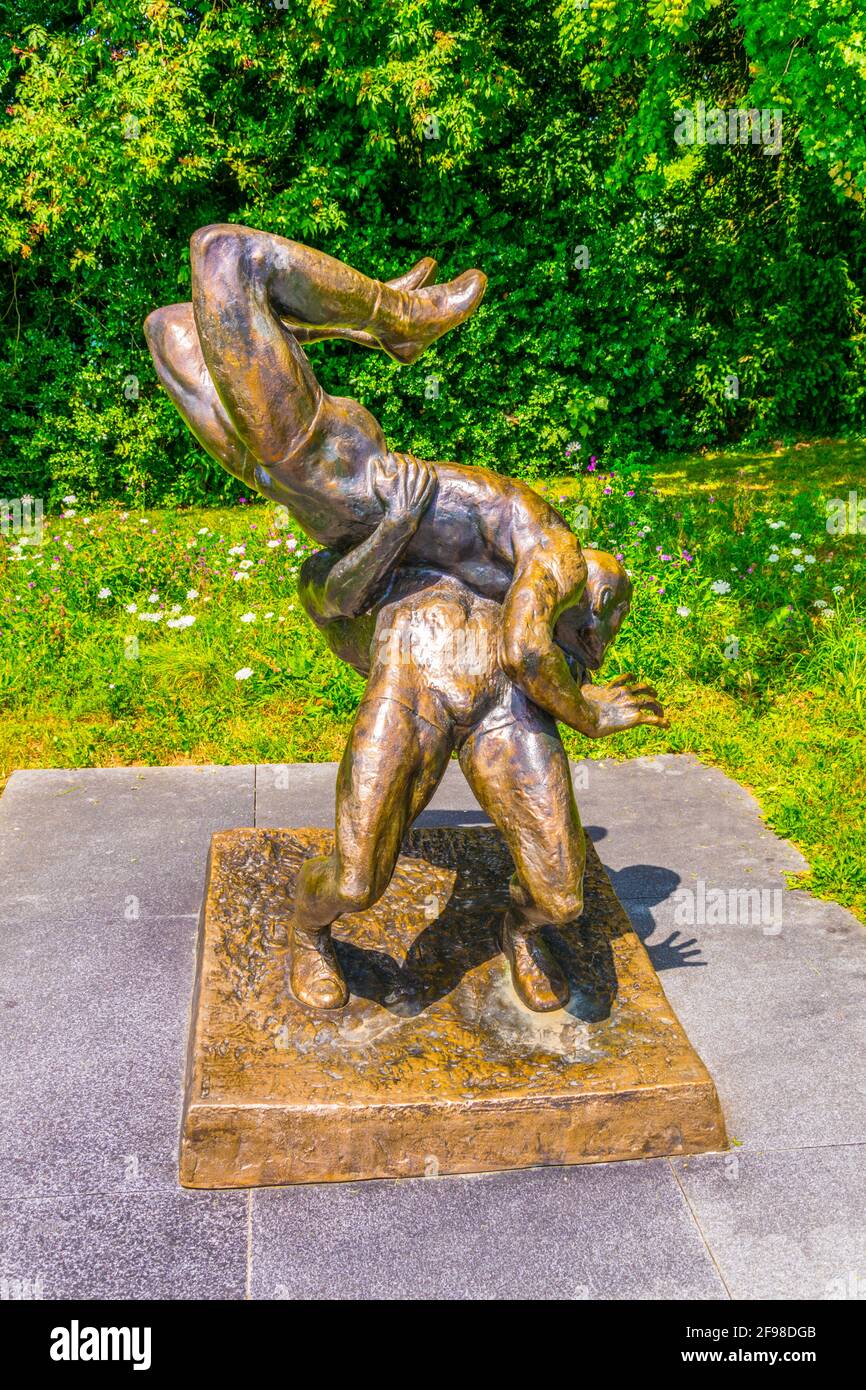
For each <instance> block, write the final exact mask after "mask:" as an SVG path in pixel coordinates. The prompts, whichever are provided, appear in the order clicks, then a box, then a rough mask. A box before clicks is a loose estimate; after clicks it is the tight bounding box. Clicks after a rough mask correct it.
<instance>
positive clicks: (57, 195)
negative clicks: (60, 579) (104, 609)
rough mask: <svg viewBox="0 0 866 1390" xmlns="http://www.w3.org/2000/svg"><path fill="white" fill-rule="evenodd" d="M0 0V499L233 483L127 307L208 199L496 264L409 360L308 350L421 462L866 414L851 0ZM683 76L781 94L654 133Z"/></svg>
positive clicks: (684, 96) (253, 219)
mask: <svg viewBox="0 0 866 1390" xmlns="http://www.w3.org/2000/svg"><path fill="white" fill-rule="evenodd" d="M4 10H5V22H4V24H3V25H2V26H0V29H2V31H3V32H5V33H7V34H9V35H10V36H11V42H10V44H9V47H8V49H7V50H6V51H5V53H3V55H2V57H0V82H2V86H3V102H2V103H0V256H2V259H3V276H4V303H3V314H2V318H0V336H2V339H3V343H2V353H0V422H2V423H0V448H2V476H0V489H2V494H0V495H5V496H16V495H20V494H21V493H22V492H25V491H27V492H30V493H33V494H37V495H41V496H43V497H45V498H47V499H50V500H53V501H56V499H57V498H58V497H60V496H62V495H63V494H64V493H65V492H68V491H74V492H76V493H78V494H81V495H86V496H89V497H90V498H91V499H95V498H97V497H117V498H127V499H130V498H135V499H136V500H139V501H142V502H144V501H146V502H147V503H149V504H152V503H154V502H156V501H162V502H176V501H185V502H192V501H196V500H204V499H214V498H216V499H218V498H220V497H222V498H229V497H233V496H236V495H237V493H238V488H237V486H236V484H235V483H234V482H233V481H232V480H230V479H229V478H228V477H226V476H224V475H222V474H221V473H220V471H219V470H218V469H217V468H215V467H214V466H213V465H212V464H211V463H210V461H209V460H208V459H206V458H205V456H204V455H203V453H202V451H201V450H200V449H199V448H198V447H197V446H196V445H195V444H194V443H193V442H192V441H191V439H190V438H189V436H188V435H187V433H186V431H185V429H184V427H183V426H182V424H181V422H180V421H179V419H178V418H177V417H176V416H175V414H174V412H173V410H172V408H171V407H170V405H169V404H168V402H167V400H166V399H165V398H164V397H163V396H162V394H161V392H160V390H159V388H158V385H157V382H156V378H155V375H154V372H153V369H152V366H151V363H150V360H149V357H148V355H147V353H146V350H145V347H144V343H143V339H142V334H141V324H142V321H143V319H144V317H145V315H146V313H147V312H148V311H149V310H150V309H151V308H153V307H154V306H155V305H157V304H161V303H166V302H172V301H174V300H178V299H185V298H186V297H187V296H188V293H189V261H188V252H187V241H188V237H189V234H190V233H191V231H192V230H194V228H195V227H197V226H199V225H202V224H204V223H207V222H211V221H215V220H238V221H244V222H247V223H251V224H254V225H257V226H261V227H264V228H267V229H270V230H272V231H275V232H279V233H282V234H284V235H287V236H291V237H295V238H298V239H300V240H306V241H309V242H312V243H315V244H316V245H317V246H320V247H322V248H323V249H325V250H327V251H330V252H332V253H333V254H335V255H338V256H341V257H343V258H345V259H347V260H349V261H351V262H352V263H354V264H356V265H358V266H359V267H360V268H362V269H365V270H367V271H368V272H370V273H372V274H381V275H386V274H393V273H395V272H396V271H397V270H400V269H403V268H404V267H406V266H407V265H409V264H411V263H412V262H413V261H414V260H415V258H416V257H417V256H419V255H421V254H423V253H430V254H434V255H436V256H437V257H438V258H439V259H440V262H441V266H442V274H443V275H446V276H447V275H452V274H454V273H456V272H458V271H460V270H462V269H464V268H465V267H467V266H469V265H479V266H481V267H482V268H483V269H484V270H486V271H487V273H488V274H489V277H490V289H489V292H488V296H487V299H486V301H485V303H484V304H483V305H482V307H481V309H480V310H479V312H478V314H477V315H476V317H475V318H474V319H473V320H472V321H471V322H470V323H469V324H468V325H467V326H466V327H464V328H463V329H461V330H460V331H459V332H458V333H455V334H453V335H451V337H449V338H448V339H446V340H443V341H441V342H440V343H439V344H437V345H436V346H435V347H434V348H433V349H432V350H431V351H430V352H429V353H428V354H427V355H426V356H425V357H424V359H423V360H422V361H421V362H420V363H418V364H416V365H415V366H414V367H412V368H408V369H407V368H403V369H401V368H398V367H397V366H395V365H394V364H392V363H390V362H389V361H386V360H384V359H382V358H381V357H379V356H377V355H374V354H367V353H363V352H359V351H358V350H357V349H350V348H348V347H346V346H344V345H333V344H328V345H324V346H323V347H320V348H316V349H313V350H312V355H313V357H314V360H315V363H316V367H317V370H318V371H319V373H320V375H321V377H322V379H323V381H324V383H325V384H326V386H328V387H329V388H330V389H333V390H336V391H339V392H342V393H347V392H348V393H352V394H354V395H357V396H358V397H360V398H361V399H363V400H364V401H365V403H366V404H367V405H369V406H370V408H371V409H372V410H373V411H374V412H375V413H376V414H377V415H378V416H379V417H380V418H381V420H382V423H383V425H384V427H385V430H386V433H387V434H388V435H389V437H390V438H391V439H392V440H393V441H394V443H395V444H396V445H399V446H402V447H412V448H413V449H414V450H415V451H416V452H418V453H420V454H424V455H427V456H428V457H434V458H436V457H439V458H442V457H458V458H460V459H461V460H463V461H466V462H477V463H483V464H488V465H490V466H493V467H496V468H498V469H500V470H502V471H505V472H517V471H521V472H523V473H524V474H530V475H533V474H534V475H536V476H537V475H544V474H545V473H547V472H551V471H555V470H558V469H559V468H561V466H562V458H563V451H564V447H565V445H566V444H567V442H568V441H570V440H572V439H575V438H579V439H582V440H584V441H585V443H586V447H587V449H588V450H590V449H591V450H594V451H595V452H597V453H601V452H602V451H605V452H606V453H607V455H608V457H610V458H616V459H618V460H621V459H624V458H626V457H627V456H628V455H629V454H634V453H640V454H641V455H642V456H646V455H647V454H648V453H650V452H652V451H653V450H660V449H663V450H666V449H669V448H673V449H679V448H686V447H688V448H694V447H700V446H701V445H704V444H710V443H713V442H714V441H734V440H746V441H750V442H752V443H756V442H760V441H766V440H770V439H773V438H774V437H776V436H782V437H793V436H795V435H798V434H801V433H805V434H810V433H812V434H814V433H829V432H834V431H837V430H842V429H854V430H859V429H862V428H863V427H864V426H866V399H864V385H863V383H864V379H866V373H864V366H866V363H864V339H863V331H862V303H863V287H864V273H866V272H864V266H866V260H864V239H863V212H862V196H863V191H864V187H866V119H864V118H866V95H864V94H866V83H864V81H863V76H862V73H863V71H864V64H863V38H862V34H861V32H860V30H859V29H858V23H859V21H858V16H857V9H856V7H855V6H854V5H853V4H852V3H846V2H845V0H804V3H803V4H800V5H798V6H794V7H792V6H790V5H789V4H788V3H787V0H760V4H758V3H757V0H739V2H737V0H676V3H674V2H673V0H670V2H669V3H668V2H666V3H664V4H661V3H658V0H616V3H614V0H590V3H589V4H588V6H586V7H584V6H583V5H582V4H581V3H580V0H566V2H565V3H563V4H560V5H557V4H556V3H555V0H487V3H484V4H481V3H475V0H286V3H285V4H284V3H283V2H282V0H270V2H269V0H232V3H212V4H205V3H200V4H190V5H187V6H184V7H179V6H176V5H173V4H170V3H168V0H152V2H151V3H144V4H143V3H141V0H104V3H99V2H97V3H93V2H92V0H91V3H84V0H82V3H81V4H80V5H77V4H75V3H71V0H54V3H53V4H52V6H51V7H49V10H48V14H49V16H50V17H49V18H46V7H45V6H44V5H43V4H39V5H37V4H35V3H33V0H7V3H6V4H5V6H4ZM789 11H791V12H793V11H796V14H794V13H789ZM697 101H704V102H705V104H706V105H707V106H708V107H711V106H712V105H713V104H714V103H715V104H718V105H719V106H720V107H723V108H730V107H732V106H735V107H737V106H742V107H744V108H752V107H755V108H765V107H766V108H768V109H772V110H776V109H778V110H779V111H781V112H782V114H783V132H784V137H783V140H782V143H781V146H780V151H779V153H778V155H773V156H771V157H767V156H766V154H765V153H764V148H763V147H760V146H758V147H754V146H752V145H749V146H748V147H741V146H730V145H710V144H702V145H699V144H696V145H681V144H678V143H677V141H676V138H675V130H676V116H677V112H678V111H680V110H682V109H686V108H691V107H694V106H695V103H696V102H697ZM580 248H585V251H583V250H581V249H580ZM434 377H435V378H437V379H438V395H437V394H436V389H437V388H436V386H435V385H434V384H433V381H432V378H434ZM734 377H736V379H737V388H736V390H735V391H734V390H733V389H732V387H731V384H730V383H731V379H732V378H734ZM130 378H134V384H133V385H132V386H130Z"/></svg>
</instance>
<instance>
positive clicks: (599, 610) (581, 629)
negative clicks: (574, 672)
mask: <svg viewBox="0 0 866 1390" xmlns="http://www.w3.org/2000/svg"><path fill="white" fill-rule="evenodd" d="M583 554H584V558H585V560H586V566H587V579H586V588H585V589H584V591H583V593H582V594H581V596H580V600H579V602H578V603H576V604H575V605H574V607H573V608H567V609H566V610H565V612H564V613H563V614H561V616H560V618H559V621H558V622H557V624H556V632H555V637H556V640H557V642H558V643H559V645H560V646H561V647H562V648H563V650H564V651H565V652H566V653H567V654H568V655H569V656H572V657H574V658H575V660H576V661H578V662H579V663H580V665H581V666H583V667H585V668H586V669H587V670H590V671H597V670H598V668H599V667H600V666H601V663H602V661H603V660H604V654H605V652H606V651H607V649H608V647H609V646H610V644H611V642H612V641H613V639H614V638H615V637H616V634H617V633H618V632H619V630H620V628H621V627H622V625H623V622H624V620H625V617H626V614H627V613H628V610H629V607H630V605H631V596H632V587H631V580H630V579H629V577H628V575H627V574H626V572H625V570H624V569H623V567H622V565H621V564H620V562H619V560H617V559H616V557H615V556H614V555H611V554H610V553H609V552H608V551H607V550H584V552H583Z"/></svg>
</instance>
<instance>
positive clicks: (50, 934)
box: [0, 755, 866, 1298]
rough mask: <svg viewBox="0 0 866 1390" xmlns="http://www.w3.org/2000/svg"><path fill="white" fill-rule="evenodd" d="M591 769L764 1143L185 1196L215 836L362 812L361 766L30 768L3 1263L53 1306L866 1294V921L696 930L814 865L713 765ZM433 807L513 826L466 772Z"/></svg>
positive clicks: (662, 938)
mask: <svg viewBox="0 0 866 1390" xmlns="http://www.w3.org/2000/svg"><path fill="white" fill-rule="evenodd" d="M575 772H576V789H577V796H578V802H579V804H580V806H581V813H582V817H583V820H584V823H585V824H586V825H587V827H588V828H589V830H590V833H591V835H592V837H593V839H594V841H595V843H596V845H597V847H598V850H599V853H600V855H601V858H602V860H603V862H604V863H605V865H606V867H607V868H608V870H609V872H610V873H611V877H612V879H613V881H614V884H615V886H616V888H617V891H618V893H619V895H620V897H621V899H622V900H623V902H624V905H625V906H626V909H627V910H628V911H629V913H630V914H631V916H632V920H633V921H634V923H635V926H636V929H637V930H638V932H639V933H640V934H641V935H642V936H643V938H644V940H645V942H646V945H647V947H648V950H649V952H650V956H651V959H652V960H653V963H654V964H655V966H656V969H658V970H659V971H660V972H661V978H662V983H663V984H664V987H665V989H666V991H667V992H668V994H669V997H670V999H671V1002H672V1004H673V1005H674V1007H675V1008H676V1010H677V1012H678V1013H679V1015H680V1018H681V1019H682V1021H683V1023H684V1025H685V1027H686V1029H687V1031H688V1032H689V1035H690V1037H691V1039H692V1041H693V1043H694V1044H695V1046H696V1047H697V1049H698V1051H699V1052H700V1053H701V1055H702V1057H703V1058H704V1060H705V1061H706V1063H707V1065H708V1066H709V1068H710V1070H711V1072H712V1074H713V1076H714V1079H715V1081H716V1083H717V1086H718V1088H719V1091H720V1093H721V1096H722V1102H723V1105H724V1106H725V1109H726V1113H727V1118H728V1124H729V1129H730V1131H731V1133H732V1134H733V1135H734V1136H735V1137H736V1138H737V1139H739V1140H740V1141H741V1142H742V1145H743V1147H742V1149H739V1150H735V1151H734V1153H732V1154H728V1155H724V1156H718V1157H715V1156H708V1157H706V1158H703V1159H700V1160H698V1159H691V1160H688V1161H687V1162H688V1166H685V1161H683V1162H681V1163H678V1164H676V1165H673V1166H672V1165H671V1164H670V1163H668V1162H667V1161H666V1160H658V1161H653V1162H651V1163H642V1164H611V1165H600V1166H598V1167H593V1168H573V1169H548V1170H541V1169H539V1170H530V1171H528V1172H516V1173H502V1174H496V1175H485V1176H481V1177H473V1178H448V1179H437V1180H419V1181H417V1182H412V1183H399V1184H395V1183H390V1182H388V1183H360V1184H351V1185H348V1186H344V1185H335V1184H328V1185H326V1186H323V1187H304V1188H292V1189H283V1190H276V1191H270V1192H256V1193H254V1194H252V1196H250V1195H249V1194H241V1193H220V1194H210V1193H182V1192H181V1191H180V1190H179V1189H178V1188H177V1186H176V1169H175V1161H176V1143H177V1134H178V1127H179V1120H180V1108H181V1080H182V1074H183V1062H184V1053H185V1045H186V1032H187V1025H188V1015H189V1006H190V995H191V990H192V981H193V969H194V938H195V929H196V914H197V912H198V908H199V905H200V901H201V895H202V890H203V887H204V864H205V855H206V850H207V846H208V843H209V840H210V835H211V833H212V831H214V830H216V829H227V828H230V827H232V826H240V825H250V824H257V825H263V826H267V825H282V826H290V825H299V826H300V825H330V824H332V823H333V795H334V782H335V775H336V768H335V766H334V765H333V764H317V765H302V766H295V767H290V768H282V769H281V768H275V767H259V768H255V769H254V768H188V767H172V768H117V769H106V770H87V771H64V770H58V771H46V772H27V773H16V774H15V775H14V776H13V778H12V779H11V780H10V783H9V785H8V787H7V790H6V792H5V793H4V795H3V797H2V799H0V885H2V890H3V891H2V897H0V904H2V906H0V911H2V919H3V926H2V931H0V1004H2V1007H0V1045H2V1047H3V1055H4V1068H3V1071H2V1073H0V1199H5V1200H4V1201H2V1203H0V1232H2V1238H0V1278H2V1277H6V1278H7V1279H11V1280H12V1281H13V1282H14V1280H15V1279H18V1280H19V1281H20V1280H22V1279H24V1280H26V1279H28V1278H30V1279H33V1278H35V1277H36V1276H37V1275H40V1276H41V1277H42V1280H43V1285H44V1290H45V1296H46V1297H51V1296H63V1295H69V1294H71V1295H72V1296H80V1297H86V1296H106V1297H117V1296H121V1295H123V1294H126V1295H127V1296H135V1295H136V1294H138V1295H141V1296H144V1297H197V1296H203V1297H225V1298H239V1297H243V1296H244V1290H245V1289H247V1290H248V1291H251V1292H252V1295H253V1296H254V1297H260V1298H274V1297H276V1298H284V1297H294V1296H310V1297H318V1296H323V1297H324V1296H334V1297H351V1296H354V1295H356V1294H357V1295H359V1296H382V1297H399V1296H405V1297H432V1296H438V1295H439V1294H441V1295H442V1296H446V1297H463V1296H466V1297H470V1296H474V1297H478V1296H483V1297H505V1296H514V1297H520V1296H521V1293H523V1296H527V1297H533V1298H543V1297H550V1298H565V1297H569V1298H573V1297H578V1298H584V1297H586V1298H617V1297H653V1296H658V1297H700V1298H716V1297H722V1298H726V1297H729V1296H733V1297H735V1298H741V1297H749V1296H758V1297H770V1296H777V1295H778V1296H782V1297H791V1298H801V1297H807V1296H811V1295H812V1294H814V1291H815V1290H816V1289H818V1290H821V1289H824V1287H825V1286H826V1285H827V1284H828V1281H832V1280H835V1279H839V1278H842V1279H849V1284H850V1281H851V1280H852V1279H853V1280H854V1283H853V1284H850V1286H851V1287H854V1288H859V1287H861V1286H860V1285H858V1284H857V1283H856V1281H857V1280H858V1279H864V1284H863V1285H862V1287H863V1289H864V1291H866V1249H864V1242H863V1230H862V1227H863V1217H862V1211H863V1206H864V1203H863V1196H864V1195H866V1194H864V1192H863V1173H864V1170H866V1164H864V1161H863V1160H864V1156H866V1155H864V1145H866V1127H864V1104H866V1082H864V1074H863V1028H862V1017H863V1003H864V997H863V996H864V993H866V990H864V980H866V932H864V928H863V927H862V926H861V924H859V923H858V922H856V921H855V920H854V919H853V918H852V917H851V916H850V914H848V913H846V912H844V911H843V910H842V909H841V908H839V907H837V906H835V905H834V904H825V903H818V902H816V901H815V900H813V899H811V898H809V897H808V896H806V895H805V894H802V893H797V892H790V891H788V890H783V892H782V917H781V930H780V931H778V932H771V933H767V932H765V931H764V930H763V929H762V928H761V926H760V925H754V924H752V925H745V926H743V925H739V926H738V925H713V924H707V923H706V922H701V923H697V924H696V925H695V926H693V927H692V926H687V925H682V924H681V923H680V922H679V920H678V911H679V904H680V903H681V898H680V897H679V896H678V895H679V894H680V893H681V890H682V889H683V888H684V887H687V888H690V889H691V890H692V891H694V892H695V893H696V892H697V891H698V888H699V884H700V881H701V880H703V881H704V883H705V885H706V886H707V887H713V886H715V887H721V888H723V889H726V890H727V889H730V888H734V889H740V888H743V887H753V886H756V887H765V888H768V889H774V888H776V889H781V888H782V886H783V884H784V873H785V871H786V870H794V871H796V870H798V869H800V868H802V867H803V860H802V858H801V856H800V855H799V854H798V853H797V852H796V851H795V850H793V849H792V847H791V846H789V845H786V844H785V843H784V842H782V841H780V840H778V839H776V837H774V836H773V835H772V834H771V833H770V832H769V831H768V830H767V828H766V826H764V824H763V822H762V821H761V819H760V815H759V812H758V808H757V804H756V803H755V801H754V800H753V798H752V797H751V796H750V795H749V794H748V792H746V791H744V790H743V789H742V788H740V787H738V786H737V785H736V784H735V783H734V782H732V781H731V780H730V779H728V778H725V777H724V776H723V774H721V773H720V772H718V770H716V769H712V768H704V767H702V765H701V764H700V763H698V762H697V760H696V759H694V758H692V757H676V756H673V755H664V756H663V757H661V758H657V759H652V758H650V759H636V760H634V761H632V762H627V763H613V762H604V763H595V762H593V763H588V764H587V763H582V764H578V765H576V768H575ZM423 819H424V822H425V823H427V824H437V823H438V824H443V823H444V824H479V823H483V822H484V821H485V820H486V817H485V816H484V815H483V813H482V812H481V811H480V809H479V808H478V806H477V804H476V803H475V801H474V798H473V797H472V794H471V792H470V791H469V788H468V787H467V785H466V783H465V781H464V779H463V777H462V774H461V773H460V770H459V768H458V767H457V765H456V764H452V765H451V766H450V767H449V769H448V771H447V773H446V776H445V778H444V780H443V783H442V786H441V787H440V788H439V790H438V792H437V794H436V797H435V798H434V801H433V802H432V803H431V806H430V807H429V808H428V810H427V811H426V812H425V814H424V818H423ZM690 942H691V943H692V944H689V943H690ZM734 1161H736V1162H738V1164H739V1170H738V1175H737V1177H736V1178H731V1177H730V1176H729V1173H730V1168H726V1167H725V1164H726V1163H727V1164H730V1163H732V1162H734ZM250 1203H251V1205H250ZM249 1217H251V1220H252V1225H251V1232H252V1242H251V1249H250V1250H248V1248H247V1240H248V1229H247V1220H248V1218H249ZM774 1242H775V1243H774ZM780 1252H781V1253H780ZM819 1296H820V1292H819ZM831 1296H837V1295H833V1294H831ZM849 1296H850V1295H849ZM860 1296H863V1295H862V1293H861V1294H860Z"/></svg>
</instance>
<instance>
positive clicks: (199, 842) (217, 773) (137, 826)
mask: <svg viewBox="0 0 866 1390" xmlns="http://www.w3.org/2000/svg"><path fill="white" fill-rule="evenodd" d="M254 788H255V769H254V768H253V767H111V768H82V769H76V770H71V769H65V768H61V769H57V770H49V771H36V772H14V773H13V774H12V776H11V777H10V779H9V782H8V783H7V786H6V789H5V791H4V793H3V796H2V798H0V883H2V884H3V915H4V919H5V920H11V921H19V922H34V921H35V922H42V923H46V922H51V923H53V924H55V925H58V924H60V923H66V922H75V921H80V920H82V919H84V918H86V917H90V916H91V915H92V914H93V913H97V914H101V915H104V916H105V917H106V918H109V917H111V918H115V919H122V918H123V917H124V914H128V913H129V912H131V911H137V912H138V913H139V918H145V919H148V920H152V919H154V918H156V917H161V916H164V917H179V916H183V915H185V914H187V913H197V912H198V907H199V902H200V900H201V882H200V880H201V877H202V873H201V863H202V855H203V854H204V855H206V854H207V847H208V845H209V843H210V837H211V834H212V833H213V831H215V830H221V829H224V828H225V827H226V826H227V825H249V824H250V823H251V821H252V818H253V816H254V814H255V801H254ZM133 900H134V901H133Z"/></svg>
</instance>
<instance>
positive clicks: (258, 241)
mask: <svg viewBox="0 0 866 1390" xmlns="http://www.w3.org/2000/svg"><path fill="white" fill-rule="evenodd" d="M265 241H266V237H265V234H264V233H262V232H257V231H254V230H253V228H252V227H242V226H237V225H236V224H235V223H233V222H213V223H211V224H210V225H209V226H207V227H199V228H198V229H197V230H196V231H194V232H193V234H192V236H191V237H190V239H189V256H190V265H191V267H192V274H193V279H194V280H195V279H201V278H202V277H206V278H207V279H208V281H210V282H211V283H213V282H214V281H215V280H216V278H217V277H218V276H224V275H226V274H227V275H228V278H229V279H233V278H234V277H235V276H236V275H237V272H238V268H239V267H240V266H241V265H242V266H243V271H244V277H243V278H244V279H246V280H251V279H255V278H256V277H257V276H258V275H259V274H260V273H263V272H264V270H265V269H266V266H267V263H268V255H267V248H266V245H265Z"/></svg>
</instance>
